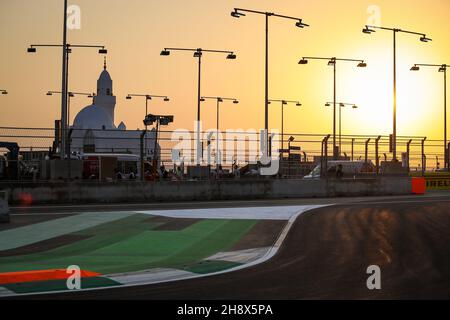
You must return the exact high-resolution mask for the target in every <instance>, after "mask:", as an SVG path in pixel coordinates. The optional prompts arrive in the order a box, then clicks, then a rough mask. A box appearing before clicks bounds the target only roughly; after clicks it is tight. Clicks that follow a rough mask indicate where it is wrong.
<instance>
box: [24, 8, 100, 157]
mask: <svg viewBox="0 0 450 320" xmlns="http://www.w3.org/2000/svg"><path fill="white" fill-rule="evenodd" d="M66 2H67V1H66ZM64 25H66V24H64ZM66 31H67V30H64V32H66ZM64 38H65V39H64V41H63V44H32V45H30V47H29V48H28V52H29V53H34V52H36V48H38V47H57V48H58V47H61V48H62V49H63V53H64V54H63V67H62V69H63V72H62V89H61V101H62V102H61V150H60V157H61V159H62V160H63V159H64V158H65V155H66V140H67V128H68V111H67V108H68V83H69V71H68V70H69V53H70V52H71V48H97V49H100V50H99V53H100V54H106V53H107V50H106V49H105V46H99V45H83V44H76V45H71V44H68V43H67V39H66V36H65V35H64Z"/></svg>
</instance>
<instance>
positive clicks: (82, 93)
mask: <svg viewBox="0 0 450 320" xmlns="http://www.w3.org/2000/svg"><path fill="white" fill-rule="evenodd" d="M54 94H62V92H61V91H47V94H46V95H47V96H53V95H54ZM67 96H68V99H67V125H68V127H70V99H71V98H73V97H75V96H86V97H88V98H93V97H95V93H85V92H73V91H69V92H68V93H67Z"/></svg>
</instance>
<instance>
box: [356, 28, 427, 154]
mask: <svg viewBox="0 0 450 320" xmlns="http://www.w3.org/2000/svg"><path fill="white" fill-rule="evenodd" d="M374 29H380V30H386V31H391V32H392V33H393V35H394V107H393V128H392V129H393V130H392V131H393V132H392V140H391V146H392V160H393V161H396V160H397V33H399V32H401V33H407V34H413V35H417V36H420V41H422V42H430V41H432V40H431V39H430V38H427V36H426V34H424V33H419V32H412V31H407V30H402V29H398V28H386V27H380V26H369V25H367V26H366V27H365V28H364V29H363V30H362V32H363V33H365V34H372V33H374V32H376V30H374Z"/></svg>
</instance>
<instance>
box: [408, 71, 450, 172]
mask: <svg viewBox="0 0 450 320" xmlns="http://www.w3.org/2000/svg"><path fill="white" fill-rule="evenodd" d="M420 67H433V68H439V69H438V71H439V72H442V73H443V74H444V157H445V160H444V165H445V168H446V169H448V168H449V167H450V165H449V151H450V150H448V145H447V68H448V67H450V64H415V65H414V66H413V67H412V68H411V71H419V70H420Z"/></svg>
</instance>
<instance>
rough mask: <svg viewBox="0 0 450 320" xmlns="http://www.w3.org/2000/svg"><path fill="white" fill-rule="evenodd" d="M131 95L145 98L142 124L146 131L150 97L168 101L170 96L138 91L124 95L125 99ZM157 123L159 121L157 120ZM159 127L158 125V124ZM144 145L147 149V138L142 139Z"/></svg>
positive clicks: (131, 96)
mask: <svg viewBox="0 0 450 320" xmlns="http://www.w3.org/2000/svg"><path fill="white" fill-rule="evenodd" d="M133 97H140V98H144V99H145V115H144V125H145V131H146V132H147V128H148V123H149V122H147V121H145V119H146V117H147V115H148V101H149V100H152V99H154V98H155V99H162V100H163V101H165V102H169V101H170V98H169V97H168V96H160V95H154V94H140V93H129V94H127V96H126V99H127V100H131V99H133ZM157 123H158V124H159V122H157ZM158 127H159V125H158ZM157 134H158V132H156V135H157ZM156 139H157V138H156V137H155V143H156ZM144 143H145V146H144V149H145V150H147V139H145V140H144ZM153 153H154V154H155V153H156V149H155V150H153ZM154 157H155V155H153V158H154Z"/></svg>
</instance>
